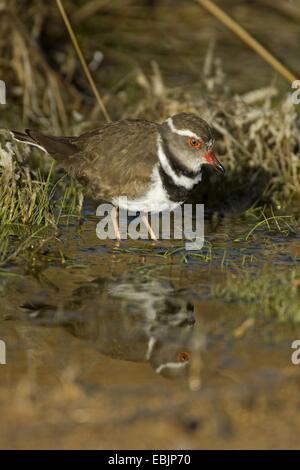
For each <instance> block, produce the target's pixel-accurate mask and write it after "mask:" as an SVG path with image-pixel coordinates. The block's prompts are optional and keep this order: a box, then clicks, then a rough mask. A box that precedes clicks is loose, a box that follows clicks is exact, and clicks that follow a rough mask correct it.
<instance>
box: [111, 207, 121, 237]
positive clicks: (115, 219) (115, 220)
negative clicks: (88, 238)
mask: <svg viewBox="0 0 300 470" xmlns="http://www.w3.org/2000/svg"><path fill="white" fill-rule="evenodd" d="M118 215H119V211H118V209H117V208H116V207H113V209H112V211H111V220H112V223H113V226H114V232H115V236H116V239H117V241H118V242H119V241H121V234H120V229H119V221H118Z"/></svg>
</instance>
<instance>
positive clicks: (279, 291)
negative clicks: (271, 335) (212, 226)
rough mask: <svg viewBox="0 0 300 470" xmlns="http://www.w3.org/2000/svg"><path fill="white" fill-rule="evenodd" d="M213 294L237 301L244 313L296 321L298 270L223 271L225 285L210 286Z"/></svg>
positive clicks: (299, 304) (299, 291)
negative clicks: (225, 278) (225, 276)
mask: <svg viewBox="0 0 300 470" xmlns="http://www.w3.org/2000/svg"><path fill="white" fill-rule="evenodd" d="M212 295H213V296H214V297H217V298H220V299H223V300H225V301H226V302H234V303H241V304H242V305H243V310H244V312H245V314H246V315H247V316H254V317H258V318H259V317H260V318H264V319H268V320H272V319H273V320H275V321H279V322H293V323H299V321H300V271H299V269H295V268H294V269H291V270H290V271H288V272H282V271H279V272H275V273H274V272H270V271H269V272H268V271H264V270H263V271H262V272H260V273H257V272H255V273H253V272H241V271H239V272H236V273H234V274H232V273H231V274H227V280H226V282H225V285H224V284H223V285H221V284H220V285H215V286H213V288H212Z"/></svg>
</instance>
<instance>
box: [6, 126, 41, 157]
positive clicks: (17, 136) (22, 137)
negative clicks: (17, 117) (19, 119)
mask: <svg viewBox="0 0 300 470" xmlns="http://www.w3.org/2000/svg"><path fill="white" fill-rule="evenodd" d="M10 133H11V136H12V137H13V138H14V140H16V141H17V142H21V143H22V144H28V145H32V146H33V147H38V148H40V149H41V150H43V151H44V152H47V150H46V149H45V148H44V147H42V146H41V145H39V144H38V143H37V142H36V141H35V140H34V139H33V138H32V137H31V136H30V135H29V131H28V130H26V133H24V132H18V131H10Z"/></svg>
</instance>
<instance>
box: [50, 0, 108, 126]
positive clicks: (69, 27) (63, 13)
mask: <svg viewBox="0 0 300 470" xmlns="http://www.w3.org/2000/svg"><path fill="white" fill-rule="evenodd" d="M56 3H57V6H58V9H59V11H60V14H61V16H62V18H63V21H64V23H65V26H66V28H67V30H68V33H69V35H70V38H71V41H72V43H73V46H74V48H75V50H76V53H77V55H78V57H79V60H80V63H81V65H82V68H83V71H84V73H85V75H86V78H87V80H88V82H89V84H90V87H91V89H92V91H93V93H94V95H95V97H96V100H97V102H98V105H99V108H100V109H101V111H102V113H103V115H104V117H105V119H106V121H107V122H110V121H111V119H110V117H109V114H108V112H107V110H106V108H105V106H104V103H103V101H102V98H101V96H100V93H99V91H98V89H97V87H96V84H95V81H94V79H93V77H92V75H91V73H90V70H89V68H88V66H87V63H86V60H85V58H84V56H83V53H82V51H81V48H80V46H79V43H78V41H77V38H76V35H75V33H74V30H73V28H72V25H71V23H70V21H69V18H68V15H67V13H66V10H65V8H64V6H63V4H62V1H61V0H56Z"/></svg>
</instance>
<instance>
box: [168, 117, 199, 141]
mask: <svg viewBox="0 0 300 470" xmlns="http://www.w3.org/2000/svg"><path fill="white" fill-rule="evenodd" d="M167 123H168V126H169V128H170V129H171V131H172V132H174V133H175V134H177V135H184V136H185V137H193V138H194V139H199V140H201V139H200V137H199V136H198V135H197V134H195V133H194V132H192V131H190V130H189V129H177V127H175V125H174V122H173V119H172V118H171V117H169V118H168V119H167Z"/></svg>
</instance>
